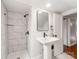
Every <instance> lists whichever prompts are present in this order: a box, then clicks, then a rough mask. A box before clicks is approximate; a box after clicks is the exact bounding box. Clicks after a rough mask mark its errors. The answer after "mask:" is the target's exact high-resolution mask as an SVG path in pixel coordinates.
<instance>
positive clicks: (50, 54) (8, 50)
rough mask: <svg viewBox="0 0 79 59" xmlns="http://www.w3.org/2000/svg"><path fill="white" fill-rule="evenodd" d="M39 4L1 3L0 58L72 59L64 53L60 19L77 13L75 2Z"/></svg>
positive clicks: (37, 0) (5, 0)
mask: <svg viewBox="0 0 79 59" xmlns="http://www.w3.org/2000/svg"><path fill="white" fill-rule="evenodd" d="M41 1H42V0H29V1H28V0H1V42H2V43H1V59H64V58H66V59H74V57H72V56H71V55H68V54H67V53H65V52H64V47H63V45H64V41H63V40H64V38H63V20H64V19H63V17H65V18H67V17H68V16H69V15H71V14H74V13H77V1H76V0H75V1H72V0H70V1H69V0H65V1H63V0H60V1H59V0H46V1H42V2H41ZM40 3H41V4H40ZM73 3H74V4H73ZM57 4H58V5H57ZM41 15H42V16H41ZM43 15H45V16H43ZM40 17H41V18H40ZM39 19H40V20H39ZM52 38H53V39H52ZM42 39H44V40H43V41H45V40H46V39H49V40H50V39H52V40H57V41H56V42H53V41H52V43H50V44H48V43H46V45H45V44H43V43H40V42H41V41H40V40H42Z"/></svg>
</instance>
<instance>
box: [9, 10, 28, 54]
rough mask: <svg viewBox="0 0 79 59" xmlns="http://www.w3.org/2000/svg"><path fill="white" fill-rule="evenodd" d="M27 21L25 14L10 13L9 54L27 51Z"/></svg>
mask: <svg viewBox="0 0 79 59" xmlns="http://www.w3.org/2000/svg"><path fill="white" fill-rule="evenodd" d="M27 21H28V18H24V14H23V13H16V12H12V11H8V44H9V46H8V48H9V53H11V52H15V51H20V50H26V49H27V36H26V35H25V33H26V32H27V29H28V27H27V25H28V23H27Z"/></svg>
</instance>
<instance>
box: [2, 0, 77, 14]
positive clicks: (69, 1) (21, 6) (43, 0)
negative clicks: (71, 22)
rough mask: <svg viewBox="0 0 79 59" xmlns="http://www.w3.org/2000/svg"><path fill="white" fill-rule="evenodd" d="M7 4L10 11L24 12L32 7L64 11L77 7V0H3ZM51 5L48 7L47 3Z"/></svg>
mask: <svg viewBox="0 0 79 59" xmlns="http://www.w3.org/2000/svg"><path fill="white" fill-rule="evenodd" d="M3 2H4V4H5V6H6V7H7V9H8V10H10V11H15V12H24V11H27V10H28V9H30V8H31V7H32V8H41V9H45V10H48V11H50V12H64V11H66V10H70V9H74V8H77V0H3ZM47 3H50V4H51V6H50V7H49V8H46V6H45V5H46V4H47Z"/></svg>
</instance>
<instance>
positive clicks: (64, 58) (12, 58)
mask: <svg viewBox="0 0 79 59" xmlns="http://www.w3.org/2000/svg"><path fill="white" fill-rule="evenodd" d="M19 58H20V59H30V56H29V55H28V53H27V51H20V52H15V53H11V54H9V55H8V58H7V59H19ZM33 59H42V58H41V57H40V58H33ZM52 59H74V58H73V57H72V56H70V55H67V54H66V53H62V54H60V55H58V56H56V57H54V56H53V57H52Z"/></svg>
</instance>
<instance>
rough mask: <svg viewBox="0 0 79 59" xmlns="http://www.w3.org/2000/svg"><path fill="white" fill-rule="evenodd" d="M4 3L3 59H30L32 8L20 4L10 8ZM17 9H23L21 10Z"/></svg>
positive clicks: (2, 18) (2, 24) (2, 21)
mask: <svg viewBox="0 0 79 59" xmlns="http://www.w3.org/2000/svg"><path fill="white" fill-rule="evenodd" d="M4 1H5V0H2V1H1V42H2V43H1V47H2V48H1V59H26V58H27V59H29V58H30V57H29V44H28V43H29V26H30V23H29V21H30V8H29V6H27V5H23V4H20V3H19V4H17V3H18V2H14V3H16V4H17V5H15V4H14V7H11V8H8V7H6V6H7V5H8V4H7V1H6V3H5V2H4ZM8 2H10V3H13V2H12V0H11V1H8ZM23 6H24V7H25V6H26V9H23V8H24V7H23ZM15 7H16V9H14V8H15ZM17 7H21V8H20V10H17ZM10 9H11V10H10ZM12 9H14V10H12ZM15 10H16V11H15ZM21 10H24V11H22V12H21Z"/></svg>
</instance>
